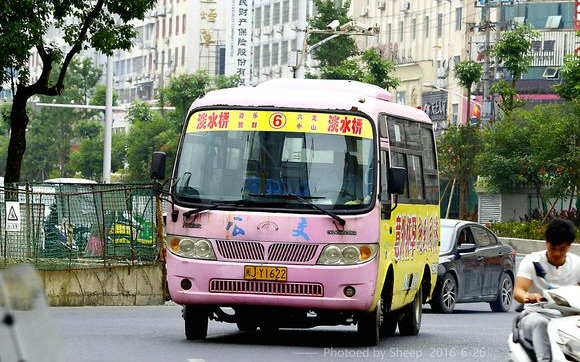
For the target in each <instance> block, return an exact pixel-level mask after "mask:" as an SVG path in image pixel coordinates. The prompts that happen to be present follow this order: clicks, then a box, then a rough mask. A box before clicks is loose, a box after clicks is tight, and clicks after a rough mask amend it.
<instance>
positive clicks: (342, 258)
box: [316, 244, 379, 265]
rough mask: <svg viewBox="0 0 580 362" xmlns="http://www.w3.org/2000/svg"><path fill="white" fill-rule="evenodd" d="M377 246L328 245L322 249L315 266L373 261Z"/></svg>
mask: <svg viewBox="0 0 580 362" xmlns="http://www.w3.org/2000/svg"><path fill="white" fill-rule="evenodd" d="M378 248H379V246H378V244H329V245H326V246H325V247H324V249H323V250H322V253H320V257H319V258H318V261H317V262H316V264H319V265H354V264H362V263H366V262H368V261H371V260H373V259H374V258H375V257H376V256H377V251H378Z"/></svg>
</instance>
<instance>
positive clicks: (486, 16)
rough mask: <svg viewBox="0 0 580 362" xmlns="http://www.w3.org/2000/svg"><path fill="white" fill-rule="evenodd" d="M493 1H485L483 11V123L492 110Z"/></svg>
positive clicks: (487, 119) (486, 120)
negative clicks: (490, 73) (490, 57)
mask: <svg viewBox="0 0 580 362" xmlns="http://www.w3.org/2000/svg"><path fill="white" fill-rule="evenodd" d="M490 9H491V0H485V7H484V8H483V9H482V12H481V15H482V23H483V26H484V27H485V57H484V62H483V102H482V103H483V109H482V110H481V111H482V112H481V113H482V114H481V118H482V122H483V123H486V122H489V115H490V110H491V101H490V99H489V95H490V86H491V82H490V79H489V78H490V77H489V68H490V65H489V54H488V51H489V48H490V45H489V43H490V38H491V21H490V13H491V11H490Z"/></svg>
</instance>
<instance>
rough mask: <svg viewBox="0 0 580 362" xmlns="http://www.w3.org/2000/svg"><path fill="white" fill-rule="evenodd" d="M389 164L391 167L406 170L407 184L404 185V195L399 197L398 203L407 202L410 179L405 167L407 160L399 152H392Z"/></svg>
mask: <svg viewBox="0 0 580 362" xmlns="http://www.w3.org/2000/svg"><path fill="white" fill-rule="evenodd" d="M391 162H392V165H393V167H402V168H404V169H405V170H407V184H406V185H405V193H404V194H402V195H399V201H402V200H408V199H409V178H410V177H411V175H410V173H409V168H408V167H407V158H406V157H405V154H404V153H400V152H392V153H391Z"/></svg>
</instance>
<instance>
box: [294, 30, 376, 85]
mask: <svg viewBox="0 0 580 362" xmlns="http://www.w3.org/2000/svg"><path fill="white" fill-rule="evenodd" d="M378 33H379V27H378V25H375V26H371V25H367V24H363V23H359V22H356V21H349V22H348V23H345V24H342V25H340V22H339V21H338V20H333V21H332V22H331V23H330V24H328V25H327V26H326V29H310V28H306V29H305V30H304V39H303V43H302V49H301V52H300V53H298V54H297V57H298V56H299V58H298V60H297V61H296V65H295V66H293V67H292V71H293V73H294V78H304V66H303V65H304V62H305V60H306V57H307V55H308V54H309V53H310V52H311V51H313V50H314V49H316V48H318V47H319V46H321V45H322V44H324V43H326V42H328V41H330V40H332V39H334V38H336V37H338V36H340V35H364V36H373V35H377V34H378ZM310 34H328V35H330V36H329V37H328V38H325V39H322V40H321V41H319V42H318V43H316V44H313V45H311V46H310V47H309V46H308V36H309V35H310Z"/></svg>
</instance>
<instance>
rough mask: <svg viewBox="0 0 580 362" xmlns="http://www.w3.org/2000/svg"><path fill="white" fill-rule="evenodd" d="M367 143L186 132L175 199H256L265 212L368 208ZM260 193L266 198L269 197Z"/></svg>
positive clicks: (313, 136)
mask: <svg viewBox="0 0 580 362" xmlns="http://www.w3.org/2000/svg"><path fill="white" fill-rule="evenodd" d="M373 160H374V148H373V142H372V139H366V138H360V137H353V136H345V135H335V134H322V133H307V132H304V133H301V132H280V131H278V132H271V131H227V132H222V131H212V132H196V133H189V134H186V136H185V139H184V142H183V144H182V147H181V153H180V157H179V165H178V168H177V175H176V177H177V178H178V181H177V183H176V187H175V196H176V198H177V199H178V200H180V201H182V202H186V203H187V202H191V203H204V204H206V203H212V202H219V201H236V200H259V201H260V202H261V203H262V204H264V206H265V207H284V208H290V209H293V208H300V209H301V208H304V205H301V204H300V203H298V202H289V200H288V198H284V197H276V196H284V195H298V196H301V197H303V198H308V200H309V201H310V202H312V203H315V204H317V205H319V206H321V207H324V208H328V209H333V208H339V209H360V208H366V207H368V205H369V204H370V202H371V200H372V193H373V190H374V180H375V177H374V171H373V169H372V167H371V165H373V164H374V163H373ZM260 196H268V197H267V199H264V198H260Z"/></svg>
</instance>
